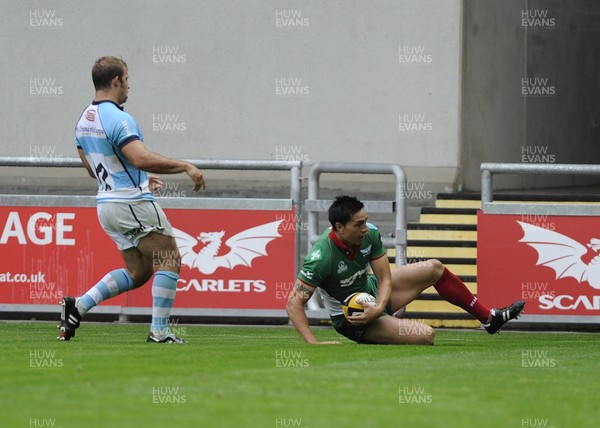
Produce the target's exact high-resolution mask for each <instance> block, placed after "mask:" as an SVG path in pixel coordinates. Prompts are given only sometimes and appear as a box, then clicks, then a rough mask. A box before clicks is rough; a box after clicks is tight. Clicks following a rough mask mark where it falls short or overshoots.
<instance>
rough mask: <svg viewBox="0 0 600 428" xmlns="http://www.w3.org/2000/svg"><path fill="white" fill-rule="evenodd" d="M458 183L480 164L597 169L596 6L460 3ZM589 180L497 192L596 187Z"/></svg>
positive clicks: (553, 180)
mask: <svg viewBox="0 0 600 428" xmlns="http://www.w3.org/2000/svg"><path fill="white" fill-rule="evenodd" d="M464 12H465V15H464V39H463V42H464V57H463V58H464V60H463V70H464V75H463V87H462V91H463V98H462V132H463V134H462V138H463V142H464V146H463V152H462V155H461V158H462V161H461V163H462V165H463V166H464V168H463V169H462V171H463V177H462V179H461V181H462V182H463V183H464V186H465V189H467V190H478V189H480V181H481V173H480V171H479V165H480V164H481V163H482V162H509V163H510V162H518V163H581V164H595V163H599V162H600V151H599V150H598V137H599V136H600V126H599V123H600V105H599V104H598V98H599V96H600V82H599V80H598V76H597V74H598V69H599V68H600V56H599V55H598V52H600V38H599V37H598V36H599V31H600V3H598V2H595V1H592V0H574V1H569V2H564V1H557V0H540V1H523V0H507V1H501V2H500V1H496V2H495V1H465V8H464ZM597 183H598V179H597V178H593V177H591V178H590V177H575V176H555V177H553V176H551V175H544V176H537V177H536V176H531V175H521V176H514V175H513V176H510V175H506V176H502V177H498V179H495V180H494V185H495V187H496V188H498V189H521V188H530V189H533V188H542V187H546V188H549V187H557V188H558V187H561V188H566V187H572V186H581V185H592V184H597Z"/></svg>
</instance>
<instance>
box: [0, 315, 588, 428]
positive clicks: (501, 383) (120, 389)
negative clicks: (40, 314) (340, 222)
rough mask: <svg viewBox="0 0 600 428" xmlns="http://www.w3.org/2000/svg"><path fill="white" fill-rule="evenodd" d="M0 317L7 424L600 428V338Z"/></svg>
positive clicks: (64, 427)
mask: <svg viewBox="0 0 600 428" xmlns="http://www.w3.org/2000/svg"><path fill="white" fill-rule="evenodd" d="M56 324H57V323H14V322H5V323H0V330H1V332H2V337H3V339H4V343H3V344H2V346H1V347H0V370H1V379H2V381H1V383H0V385H1V387H0V391H1V396H2V407H3V411H2V413H1V416H0V420H1V421H2V423H1V424H0V425H1V426H3V427H30V428H31V427H54V428H58V427H62V428H69V427H178V428H184V427H228V428H229V427H232V428H235V427H252V428H254V427H261V428H262V427H265V428H271V427H274V428H278V427H305V428H306V427H310V428H330V427H378V428H381V427H397V426H403V427H427V428H432V427H461V428H465V427H481V426H495V427H515V428H518V427H521V428H522V427H534V426H535V427H547V428H550V427H555V428H558V427H565V428H566V427H597V426H598V416H599V415H600V410H598V409H599V406H598V400H597V391H598V384H599V383H600V382H599V381H600V374H599V370H598V367H599V363H598V355H599V354H600V352H599V351H600V342H599V339H600V337H599V336H598V335H597V334H565V333H561V334H554V333H514V332H504V333H502V334H500V335H496V336H489V335H488V334H486V333H484V332H479V331H450V330H441V331H437V337H436V344H435V345H434V346H429V347H424V346H375V345H357V344H354V343H352V342H350V341H348V340H346V339H345V338H342V337H341V336H339V335H337V334H336V333H335V332H334V331H333V330H331V329H315V334H316V336H317V337H318V338H319V339H322V340H325V339H338V340H341V341H342V344H341V345H337V346H333V345H332V346H325V345H322V346H314V345H306V344H304V343H302V342H301V340H300V338H299V337H298V335H297V334H296V332H295V331H294V330H293V329H292V328H290V327H286V326H283V327H266V328H255V327H230V326H227V327H223V326H208V327H207V326H178V327H177V328H178V329H179V330H178V331H177V332H178V333H179V334H180V335H181V336H183V337H184V338H185V339H186V340H187V341H188V343H187V344H185V345H156V344H150V343H145V336H146V333H147V326H145V325H141V324H137V325H129V324H128V325H123V324H121V325H117V324H108V323H106V324H95V323H85V322H84V323H82V327H81V328H80V329H79V330H78V331H77V336H76V337H75V338H74V339H73V340H72V341H70V342H58V341H57V340H56V339H55V337H56V333H57V329H56Z"/></svg>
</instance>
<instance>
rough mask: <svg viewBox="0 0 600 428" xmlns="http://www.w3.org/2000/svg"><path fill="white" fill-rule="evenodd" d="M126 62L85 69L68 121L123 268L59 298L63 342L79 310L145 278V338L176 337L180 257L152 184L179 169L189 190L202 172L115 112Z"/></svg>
mask: <svg viewBox="0 0 600 428" xmlns="http://www.w3.org/2000/svg"><path fill="white" fill-rule="evenodd" d="M128 78H129V72H128V68H127V64H126V63H125V62H124V61H123V60H121V59H119V58H115V57H110V56H109V57H102V58H100V59H98V60H97V61H96V63H95V64H94V66H93V68H92V80H93V82H94V87H95V89H96V97H95V99H94V101H93V102H92V103H91V104H90V105H89V106H87V107H86V108H85V110H84V111H83V113H82V114H81V117H80V118H79V121H78V122H77V126H76V127H75V144H76V147H77V151H78V153H79V156H80V158H81V161H82V162H83V165H84V166H85V169H86V170H87V172H88V174H89V175H90V176H91V177H92V178H95V179H96V180H97V182H98V195H97V209H98V219H99V220H100V224H101V225H102V228H103V229H104V230H105V231H106V233H107V234H108V235H109V236H110V237H111V238H112V240H113V241H114V242H115V244H116V245H117V248H118V249H119V251H120V252H121V255H122V256H123V259H124V260H125V268H122V269H117V270H114V271H112V272H109V273H107V274H106V275H105V276H104V277H103V278H102V279H101V280H100V281H99V282H98V283H97V284H96V285H94V286H93V287H92V288H90V289H89V290H88V291H87V292H86V293H85V294H84V295H82V296H80V297H77V298H75V297H65V298H64V299H63V300H62V301H61V306H62V310H61V317H60V327H59V328H60V330H59V336H58V339H60V340H70V339H71V338H72V337H73V336H75V329H77V328H78V327H79V325H80V321H81V319H82V318H83V316H85V314H86V313H87V312H88V311H89V310H90V309H91V308H93V307H94V306H96V305H98V304H100V302H102V301H103V300H106V299H109V298H111V297H114V296H117V295H119V294H121V293H124V292H126V291H128V290H132V289H134V288H137V287H140V286H142V285H144V284H145V283H146V282H148V280H149V279H150V278H151V277H152V274H153V273H154V267H156V268H157V270H156V273H155V275H154V280H153V281H152V322H151V325H150V333H149V335H148V338H147V341H148V342H152V343H182V342H183V340H182V339H180V338H178V337H176V336H175V335H173V334H171V333H170V332H169V328H168V321H169V315H170V313H171V308H172V306H173V301H174V299H175V293H176V284H177V279H178V278H179V268H180V262H181V257H180V255H179V250H178V248H177V245H176V243H175V238H174V237H173V231H172V229H171V225H170V223H169V221H168V220H167V217H166V216H165V214H164V212H163V210H162V209H161V207H160V206H159V205H158V204H157V203H156V201H155V199H154V196H153V195H152V190H157V189H159V188H160V186H161V184H162V182H161V181H160V179H159V178H158V177H157V176H151V175H148V173H156V174H176V173H181V172H185V173H186V174H187V175H188V176H189V177H190V178H191V179H192V181H193V186H194V187H193V189H194V191H195V192H197V191H198V190H200V188H204V187H205V182H204V176H203V174H202V172H201V171H200V170H199V169H198V168H196V167H195V166H194V165H192V164H191V163H189V162H185V161H181V160H174V159H169V158H167V157H164V156H161V155H159V154H157V153H154V152H151V151H149V150H147V149H146V147H145V146H144V143H143V140H144V138H143V135H142V132H141V130H140V128H139V127H138V125H137V123H136V121H135V119H134V118H133V117H132V116H131V115H129V114H128V113H126V112H124V111H123V108H122V107H121V105H122V104H124V103H125V101H127V95H128V92H129V83H128Z"/></svg>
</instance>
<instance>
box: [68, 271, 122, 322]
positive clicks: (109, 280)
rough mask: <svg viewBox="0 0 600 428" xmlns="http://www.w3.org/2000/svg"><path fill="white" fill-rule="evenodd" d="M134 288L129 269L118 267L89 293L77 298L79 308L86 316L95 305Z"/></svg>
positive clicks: (80, 312)
mask: <svg viewBox="0 0 600 428" xmlns="http://www.w3.org/2000/svg"><path fill="white" fill-rule="evenodd" d="M132 288H133V280H132V279H131V276H129V272H127V269H117V270H113V271H112V272H110V273H108V274H106V275H105V276H104V278H102V279H101V280H100V282H98V283H97V284H96V285H94V286H93V287H92V288H90V289H89V290H88V291H87V293H85V294H84V295H83V296H81V297H80V298H79V299H77V304H76V305H77V310H78V311H79V314H80V315H81V316H84V315H85V314H86V313H87V312H88V311H89V310H90V309H92V308H93V307H94V306H96V305H99V304H100V302H102V301H103V300H106V299H108V298H110V297H115V296H117V295H119V294H121V293H123V292H125V291H129V290H131V289H132Z"/></svg>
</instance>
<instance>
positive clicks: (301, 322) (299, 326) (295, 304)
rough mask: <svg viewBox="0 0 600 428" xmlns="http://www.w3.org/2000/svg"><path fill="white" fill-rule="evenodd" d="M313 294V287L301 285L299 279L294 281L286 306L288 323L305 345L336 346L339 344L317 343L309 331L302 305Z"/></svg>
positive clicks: (330, 342) (335, 342)
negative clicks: (292, 326) (289, 322)
mask: <svg viewBox="0 0 600 428" xmlns="http://www.w3.org/2000/svg"><path fill="white" fill-rule="evenodd" d="M314 292H315V287H311V286H310V285H308V284H305V283H303V282H302V281H300V280H299V279H296V284H295V285H294V290H293V291H292V293H291V294H290V297H289V298H288V302H287V306H286V311H287V314H288V317H289V318H290V321H291V322H292V324H293V325H294V327H295V328H296V331H297V332H298V333H299V334H300V336H301V337H302V339H303V340H304V341H305V342H306V343H313V344H338V343H339V342H337V341H322V342H319V341H318V340H317V338H316V337H315V336H314V335H313V333H312V331H311V329H310V324H309V323H308V318H307V317H306V312H305V310H304V305H306V302H308V300H309V299H310V297H311V296H312V295H313V293H314Z"/></svg>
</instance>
